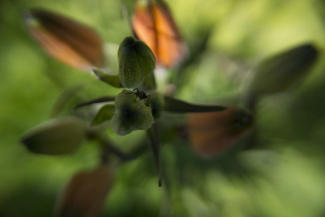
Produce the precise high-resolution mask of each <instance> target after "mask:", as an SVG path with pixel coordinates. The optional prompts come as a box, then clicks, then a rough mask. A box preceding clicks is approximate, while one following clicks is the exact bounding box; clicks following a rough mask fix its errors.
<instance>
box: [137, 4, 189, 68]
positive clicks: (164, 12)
mask: <svg viewBox="0 0 325 217" xmlns="http://www.w3.org/2000/svg"><path fill="white" fill-rule="evenodd" d="M132 26H133V30H134V32H135V34H136V35H137V37H139V39H141V40H143V41H144V42H145V43H146V44H147V45H148V46H149V47H150V48H151V50H152V52H153V53H154V55H155V57H156V63H157V65H159V66H163V67H167V68H168V67H172V66H174V65H176V64H177V63H179V62H180V61H181V60H182V59H183V57H184V55H185V53H186V52H187V46H186V45H185V43H184V42H183V39H182V36H181V34H180V32H179V31H178V28H177V25H176V23H175V21H174V19H173V17H172V15H171V13H170V11H169V8H168V6H167V4H166V3H165V2H164V1H161V0H159V1H152V0H146V1H143V0H138V1H137V3H136V5H135V12H134V16H133V24H132Z"/></svg>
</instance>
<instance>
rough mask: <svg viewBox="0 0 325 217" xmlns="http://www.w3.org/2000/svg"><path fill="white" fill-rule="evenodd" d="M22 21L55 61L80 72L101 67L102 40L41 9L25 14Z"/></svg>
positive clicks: (92, 31) (80, 25)
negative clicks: (80, 70)
mask: <svg viewBox="0 0 325 217" xmlns="http://www.w3.org/2000/svg"><path fill="white" fill-rule="evenodd" d="M25 21H26V25H27V28H28V30H29V32H30V34H31V35H32V36H33V37H34V39H36V41H37V42H38V43H39V44H40V45H41V46H42V47H43V48H44V49H45V50H46V52H47V53H48V54H49V55H51V56H52V57H54V58H55V59H58V60H59V61H61V62H63V63H65V64H67V65H69V66H71V67H74V68H77V69H82V70H89V69H90V68H92V67H103V66H104V53H103V46H102V41H101V38H100V37H99V36H98V34H97V33H96V32H95V31H94V30H92V29H91V28H89V27H87V26H85V25H83V24H81V23H79V22H76V21H74V20H71V19H69V18H67V17H64V16H62V15H59V14H56V13H53V12H50V11H47V10H43V9H33V10H30V11H28V12H27V13H26V15H25Z"/></svg>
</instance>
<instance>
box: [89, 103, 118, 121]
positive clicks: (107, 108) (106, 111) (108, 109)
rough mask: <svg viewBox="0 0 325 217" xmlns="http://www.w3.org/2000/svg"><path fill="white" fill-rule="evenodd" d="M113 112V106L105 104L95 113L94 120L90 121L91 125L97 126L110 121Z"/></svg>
mask: <svg viewBox="0 0 325 217" xmlns="http://www.w3.org/2000/svg"><path fill="white" fill-rule="evenodd" d="M114 112H115V106H114V105H113V104H106V105H104V106H102V107H101V108H100V109H99V111H98V112H97V114H96V116H95V118H94V119H93V121H92V125H98V124H101V123H103V122H104V121H108V120H110V119H112V117H113V115H114Z"/></svg>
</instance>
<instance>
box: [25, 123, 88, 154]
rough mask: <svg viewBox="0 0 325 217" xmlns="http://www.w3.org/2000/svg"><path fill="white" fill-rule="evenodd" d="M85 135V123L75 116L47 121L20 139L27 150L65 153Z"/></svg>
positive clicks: (75, 145)
mask: <svg viewBox="0 0 325 217" xmlns="http://www.w3.org/2000/svg"><path fill="white" fill-rule="evenodd" d="M85 136H86V125H85V123H84V122H83V121H82V120H80V119H77V118H65V119H57V120H51V121H48V122H46V123H44V124H42V125H40V126H38V127H36V128H34V129H32V130H31V131H30V132H29V133H27V134H26V135H25V136H24V138H23V139H22V143H23V144H24V145H26V147H27V148H28V150H30V151H32V152H35V153H38V154H50V155H58V154H66V153H70V152H72V151H74V150H75V149H76V148H77V147H78V146H79V145H80V143H81V142H82V140H83V139H84V138H85Z"/></svg>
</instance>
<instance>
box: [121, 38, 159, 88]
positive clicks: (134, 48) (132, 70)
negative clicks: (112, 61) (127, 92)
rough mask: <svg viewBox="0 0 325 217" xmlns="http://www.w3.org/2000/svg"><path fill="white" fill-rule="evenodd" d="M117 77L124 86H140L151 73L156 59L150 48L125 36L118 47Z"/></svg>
mask: <svg viewBox="0 0 325 217" xmlns="http://www.w3.org/2000/svg"><path fill="white" fill-rule="evenodd" d="M118 61H119V78H120V81H121V83H122V85H123V87H126V88H136V87H140V86H141V85H142V83H143V80H144V78H145V77H146V76H148V75H149V74H153V70H154V69H155V65H156V59H155V56H154V55H153V53H152V51H151V50H150V48H149V47H148V46H147V45H146V44H145V43H144V42H143V41H140V40H136V39H134V38H133V37H126V38H125V39H124V40H123V41H122V43H121V45H120V47H119V49H118Z"/></svg>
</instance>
